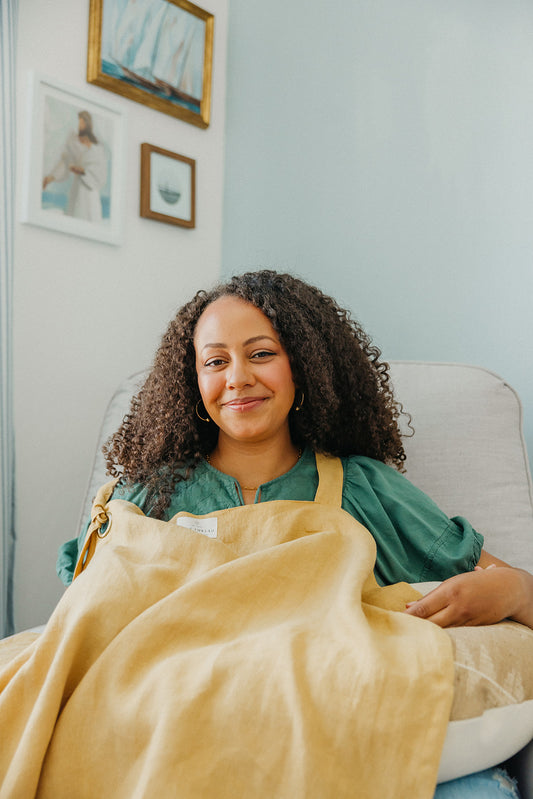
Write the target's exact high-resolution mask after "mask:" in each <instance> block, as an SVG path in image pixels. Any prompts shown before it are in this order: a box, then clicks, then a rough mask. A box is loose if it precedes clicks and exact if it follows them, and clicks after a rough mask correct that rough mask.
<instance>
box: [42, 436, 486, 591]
mask: <svg viewBox="0 0 533 799" xmlns="http://www.w3.org/2000/svg"><path fill="white" fill-rule="evenodd" d="M342 464H343V469H344V485H343V491H342V507H343V509H344V510H345V511H347V512H348V513H349V514H350V515H351V516H353V517H354V518H355V519H357V521H358V522H360V523H361V524H363V525H364V526H365V527H366V528H367V529H368V530H369V531H370V532H371V533H372V535H373V536H374V538H375V540H376V545H377V558H376V566H375V575H376V579H377V581H378V582H379V583H381V584H382V585H388V584H390V583H396V582H400V581H403V580H405V581H406V582H426V581H428V580H444V579H446V578H447V577H451V576H452V575H454V574H459V573H461V572H465V571H472V569H473V568H474V566H475V565H476V564H477V562H478V560H479V556H480V553H481V548H482V546H483V537H482V536H481V535H480V534H479V533H477V532H476V531H475V530H474V529H473V527H472V526H471V525H470V524H469V523H468V522H467V521H466V519H464V518H462V517H461V516H456V517H454V518H453V519H449V518H448V517H447V516H446V515H445V514H444V513H443V512H442V511H441V510H440V509H439V508H438V507H437V505H435V503H434V502H433V500H431V499H430V498H429V497H428V496H427V495H426V494H424V492H423V491H421V490H420V489H418V488H416V487H415V486H414V485H413V484H412V483H410V482H409V480H407V478H405V477H404V476H403V475H402V474H400V473H399V472H397V471H396V470H395V469H393V468H392V467H390V466H386V465H385V464H383V463H381V462H380V461H376V460H373V459H372V458H366V457H364V456H362V455H351V456H350V457H347V458H343V459H342ZM317 487H318V473H317V469H316V462H315V456H314V453H313V452H312V451H311V450H310V449H307V450H305V451H304V453H303V454H302V457H301V458H300V460H299V461H298V463H296V465H295V466H293V468H292V469H291V470H290V471H288V472H286V474H282V475H281V477H277V478H276V479H275V480H271V481H270V482H268V483H264V484H263V485H262V486H260V487H259V489H258V491H257V495H256V498H255V501H256V502H259V501H260V502H269V501H272V500H278V499H290V500H301V501H311V500H313V499H314V497H315V493H316V490H317ZM113 499H125V500H129V501H130V502H133V503H134V504H135V505H138V506H139V508H141V510H143V511H144V512H145V513H147V514H148V515H149V509H148V510H147V509H146V508H145V502H146V490H145V489H144V488H143V487H142V485H134V486H122V485H118V486H117V488H116V489H115V491H114V494H113ZM242 504H243V498H242V494H241V490H240V486H239V484H238V483H237V482H236V481H235V480H234V478H233V477H230V476H229V475H227V474H224V473H223V472H219V471H218V469H215V468H214V467H213V466H211V465H210V464H209V463H207V462H202V463H200V464H199V465H198V466H197V467H196V469H195V470H194V472H193V474H192V476H191V477H190V478H189V479H188V480H184V481H183V482H181V483H178V485H177V486H176V490H175V492H174V494H173V496H172V501H171V504H170V506H169V507H168V508H167V511H166V515H165V518H166V519H171V518H172V517H173V516H174V515H175V514H176V513H178V511H187V512H188V513H192V514H194V515H202V514H207V513H213V512H214V511H216V510H222V509H226V508H233V507H235V506H237V505H242ZM87 526H88V523H87ZM87 526H85V528H84V530H83V531H82V533H81V535H80V536H79V538H77V539H76V538H74V539H72V540H71V541H68V542H67V543H65V544H63V545H62V546H61V547H60V549H59V554H58V559H57V573H58V575H59V577H60V578H61V580H62V581H63V583H64V584H65V585H69V584H70V583H71V582H72V575H73V573H74V567H75V565H76V561H77V558H78V552H79V551H80V550H81V548H82V546H83V541H84V539H85V532H86V530H87Z"/></svg>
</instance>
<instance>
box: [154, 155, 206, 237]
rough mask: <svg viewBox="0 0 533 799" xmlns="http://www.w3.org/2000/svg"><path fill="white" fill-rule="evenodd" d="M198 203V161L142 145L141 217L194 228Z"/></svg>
mask: <svg viewBox="0 0 533 799" xmlns="http://www.w3.org/2000/svg"><path fill="white" fill-rule="evenodd" d="M195 206H196V161H195V160H194V159H193V158H187V157H186V156H185V155H178V154H177V153H171V152H170V150H163V149H161V147H154V145H153V144H146V142H145V143H143V144H141V216H144V217H146V218H147V219H156V220H157V221H158V222H167V223H168V224H170V225H179V226H180V227H188V228H192V227H195V225H196V212H195Z"/></svg>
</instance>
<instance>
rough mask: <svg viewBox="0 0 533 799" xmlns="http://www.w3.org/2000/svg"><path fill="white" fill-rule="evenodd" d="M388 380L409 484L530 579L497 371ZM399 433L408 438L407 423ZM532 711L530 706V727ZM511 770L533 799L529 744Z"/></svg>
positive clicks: (111, 414)
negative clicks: (397, 407) (398, 413)
mask: <svg viewBox="0 0 533 799" xmlns="http://www.w3.org/2000/svg"><path fill="white" fill-rule="evenodd" d="M391 373H392V379H393V383H394V387H395V391H396V395H397V398H398V399H399V400H400V401H401V402H402V403H403V405H404V408H405V410H406V411H408V412H409V413H410V414H411V417H412V426H413V428H414V430H415V431H416V432H415V435H414V436H413V437H411V438H408V439H406V441H405V447H406V451H407V456H408V460H407V476H408V477H409V479H411V480H412V482H414V483H415V484H416V485H418V486H419V487H420V488H422V489H423V490H424V491H426V493H428V494H429V495H430V496H431V497H433V499H434V500H435V501H436V503H437V504H438V505H439V506H440V507H441V508H442V509H443V510H444V511H445V512H446V513H447V514H448V515H449V516H456V515H462V516H466V517H467V518H468V519H469V520H470V521H471V523H472V524H473V525H474V527H475V528H476V529H477V530H479V531H480V532H482V533H483V535H484V536H485V548H486V549H487V550H488V551H489V552H491V553H492V554H494V555H496V556H497V557H500V558H502V559H503V560H506V561H508V562H509V563H511V564H513V565H520V566H522V567H523V568H527V569H528V570H530V571H532V572H533V500H532V485H531V476H530V471H529V465H528V458H527V454H526V449H525V445H524V440H523V435H522V408H521V404H520V400H519V398H518V396H517V394H516V392H515V391H514V390H513V389H512V388H511V387H510V386H509V385H508V384H507V383H506V382H505V381H504V380H502V379H501V378H500V377H498V376H497V375H495V374H493V373H492V372H489V371H487V370H485V369H482V368H479V367H474V366H466V365H462V364H447V363H422V362H406V361H397V362H394V363H392V364H391ZM144 377H145V373H144V372H139V373H137V374H135V375H132V376H131V377H129V378H128V379H127V380H125V381H124V382H123V383H122V385H121V386H120V387H119V388H118V390H117V392H116V393H115V395H114V396H113V398H112V400H111V402H110V404H109V406H108V409H107V411H106V414H105V418H104V421H103V424H102V429H101V432H100V437H99V441H98V445H97V450H96V455H95V462H94V468H93V471H92V474H91V478H90V482H89V486H88V489H87V494H86V497H85V501H84V504H83V509H82V513H81V518H80V529H81V526H82V525H83V524H84V522H85V520H86V519H87V517H88V514H89V509H90V505H91V501H92V497H93V496H94V494H95V492H96V489H97V488H98V486H100V485H101V484H102V483H103V482H105V480H106V476H105V467H104V462H103V457H102V454H101V447H102V444H103V442H104V441H105V440H106V439H107V438H108V436H109V435H110V434H111V433H112V432H113V431H114V430H116V429H117V427H118V426H119V424H120V422H121V420H122V417H123V415H124V414H125V413H126V412H127V410H128V407H129V401H130V398H131V396H132V394H133V393H134V392H135V391H136V390H137V389H138V388H139V387H140V385H141V384H142V382H143V379H144ZM402 426H403V429H404V432H405V433H409V426H408V424H407V421H406V419H405V418H403V419H402ZM532 668H533V666H532ZM532 705H533V700H532V701H531V703H530V707H531V711H528V712H529V720H528V723H530V720H531V716H532V714H533V707H532ZM526 734H527V733H526ZM513 768H514V770H515V773H516V774H517V775H518V777H519V781H520V787H521V790H522V794H523V797H524V799H526V797H529V799H533V745H532V744H529V746H527V747H526V748H525V749H523V750H522V752H521V753H520V755H519V756H518V757H517V758H515V760H514V762H513Z"/></svg>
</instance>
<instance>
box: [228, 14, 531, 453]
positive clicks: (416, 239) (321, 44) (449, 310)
mask: <svg viewBox="0 0 533 799" xmlns="http://www.w3.org/2000/svg"><path fill="white" fill-rule="evenodd" d="M532 42H533V4H532V3H531V2H530V0H527V2H526V0H524V1H523V2H520V1H519V0H505V2H503V3H502V2H501V0H497V1H496V0H466V1H465V0H431V2H428V0H337V1H336V2H332V3H329V4H326V3H322V2H320V3H319V2H316V0H290V2H287V0H270V2H268V3H255V2H250V0H231V3H230V19H229V41H228V45H229V49H228V75H227V118H226V176H225V200H224V233H223V272H224V274H228V273H232V272H239V271H244V269H247V268H256V267H259V266H272V267H274V268H280V269H287V270H289V271H293V272H296V273H298V274H300V275H302V276H304V277H306V278H308V279H309V280H311V281H312V282H314V283H316V284H318V285H320V286H321V287H322V288H323V289H325V290H326V291H327V292H329V293H331V294H333V295H335V296H336V297H337V299H338V300H339V301H340V302H341V303H342V304H344V305H346V306H348V307H350V308H351V309H352V310H353V312H354V313H355V315H356V316H357V317H358V318H359V319H360V320H361V322H362V323H363V324H364V325H365V326H366V327H367V329H368V330H369V331H370V332H371V334H372V336H373V338H374V340H375V342H376V343H377V344H378V345H379V346H380V347H381V349H382V350H383V353H384V355H385V357H386V358H390V359H396V358H399V359H427V360H437V361H439V360H440V361H463V362H469V363H475V364H478V365H481V366H485V367H487V368H489V369H491V370H493V371H495V372H497V373H499V374H501V375H502V376H504V377H505V378H506V379H507V380H508V381H509V382H510V383H511V384H512V385H513V386H514V387H515V388H516V389H517V390H518V391H519V393H520V394H521V396H522V400H523V402H524V406H525V427H526V436H527V439H528V443H529V447H530V453H533V357H532V356H533V335H532V334H533V45H532Z"/></svg>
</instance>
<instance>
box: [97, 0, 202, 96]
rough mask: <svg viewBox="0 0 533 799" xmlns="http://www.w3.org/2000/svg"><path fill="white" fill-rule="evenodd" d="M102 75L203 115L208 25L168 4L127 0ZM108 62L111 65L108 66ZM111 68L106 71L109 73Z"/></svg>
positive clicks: (117, 18) (156, 0) (115, 22)
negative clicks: (125, 81)
mask: <svg viewBox="0 0 533 799" xmlns="http://www.w3.org/2000/svg"><path fill="white" fill-rule="evenodd" d="M108 41H109V47H108V53H107V58H108V60H107V61H106V60H105V59H102V69H103V71H104V72H106V71H107V72H108V74H113V75H114V74H116V71H117V70H119V71H120V73H122V76H125V77H126V78H128V79H129V80H130V81H131V82H133V83H135V84H138V85H140V86H141V87H143V88H145V89H148V90H150V91H152V92H155V93H157V94H160V95H161V96H163V97H165V98H166V99H176V100H178V101H181V102H185V103H187V104H188V105H190V106H192V107H194V108H195V109H199V106H200V101H201V99H202V89H203V62H204V46H205V23H204V22H203V20H201V19H199V18H198V17H196V16H194V15H193V14H190V13H188V12H187V11H185V10H184V9H182V8H179V7H178V6H175V5H173V4H171V3H169V2H167V0H127V2H126V4H125V5H124V6H123V8H122V9H121V10H120V11H119V10H118V9H117V13H116V15H115V18H114V20H113V36H112V37H111V38H110V39H109V40H108ZM109 60H110V61H111V62H112V63H109ZM106 66H107V70H106Z"/></svg>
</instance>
